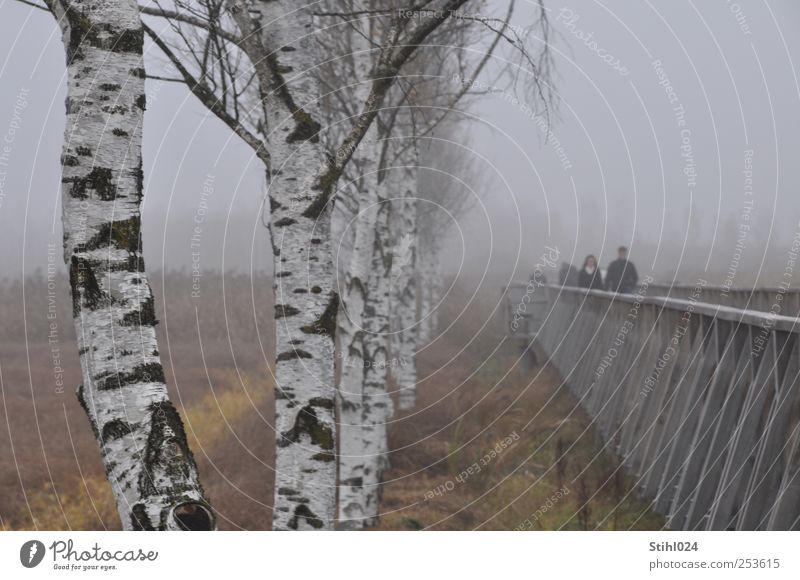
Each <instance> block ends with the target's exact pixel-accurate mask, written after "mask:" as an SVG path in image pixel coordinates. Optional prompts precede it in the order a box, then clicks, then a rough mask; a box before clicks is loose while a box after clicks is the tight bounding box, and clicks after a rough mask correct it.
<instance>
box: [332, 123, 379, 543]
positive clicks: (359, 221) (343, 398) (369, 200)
mask: <svg viewBox="0 0 800 580" xmlns="http://www.w3.org/2000/svg"><path fill="white" fill-rule="evenodd" d="M373 133H374V131H373V129H370V130H369V132H368V134H367V139H366V142H365V143H362V144H361V147H360V150H362V151H364V152H365V155H364V157H365V158H366V159H364V161H366V162H368V161H369V160H370V159H369V158H371V157H373V155H372V153H374V152H375V146H374V140H372V139H370V137H371V136H372V134H373ZM365 165H369V163H365ZM376 175H377V174H376V173H375V172H369V173H367V174H364V175H362V176H361V179H360V183H359V196H360V202H359V213H358V215H357V216H356V217H355V219H354V221H353V227H355V228H356V233H355V242H354V244H353V249H352V252H351V254H350V260H349V265H348V269H347V272H345V284H344V291H343V295H342V312H341V313H340V314H339V318H338V324H339V348H340V350H341V353H342V357H341V358H342V364H341V375H340V379H339V401H340V405H339V409H340V417H339V426H340V427H339V429H340V431H339V527H340V529H360V528H361V527H362V526H363V518H364V489H363V479H364V448H363V440H362V420H363V419H362V412H363V404H362V402H363V396H364V390H363V385H364V372H365V367H364V365H365V359H364V328H363V325H364V308H365V306H366V302H367V298H368V295H369V292H370V288H369V286H368V280H369V279H370V278H371V276H370V274H369V272H370V269H371V266H372V254H373V248H374V244H375V228H376V221H377V218H378V213H379V209H380V208H379V206H378V205H377V203H378V183H377V177H376Z"/></svg>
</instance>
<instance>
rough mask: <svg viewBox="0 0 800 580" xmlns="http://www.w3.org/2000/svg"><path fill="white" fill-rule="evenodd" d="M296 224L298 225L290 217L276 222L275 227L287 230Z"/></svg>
mask: <svg viewBox="0 0 800 580" xmlns="http://www.w3.org/2000/svg"><path fill="white" fill-rule="evenodd" d="M296 223H297V220H295V219H292V218H289V217H285V218H281V219H279V220H278V221H276V222H275V227H276V228H285V227H286V226H291V225H293V224H296Z"/></svg>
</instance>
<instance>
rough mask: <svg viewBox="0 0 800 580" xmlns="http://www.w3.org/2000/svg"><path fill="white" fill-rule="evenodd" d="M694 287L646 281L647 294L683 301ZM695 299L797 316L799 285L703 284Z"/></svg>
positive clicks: (799, 310) (799, 295)
mask: <svg viewBox="0 0 800 580" xmlns="http://www.w3.org/2000/svg"><path fill="white" fill-rule="evenodd" d="M696 287H697V286H696V285H690V284H663V283H661V284H650V287H649V290H648V294H649V295H651V296H668V297H670V298H678V299H683V300H686V299H688V298H689V297H690V296H691V295H692V293H693V292H694V289H695V288H696ZM699 301H700V302H708V303H710V304H721V305H723V306H731V307H733V308H741V309H746V310H761V311H762V312H773V313H775V314H780V315H783V316H800V288H785V287H778V286H776V287H774V288H767V287H760V288H729V287H727V286H709V285H704V286H703V291H702V297H701V300H699Z"/></svg>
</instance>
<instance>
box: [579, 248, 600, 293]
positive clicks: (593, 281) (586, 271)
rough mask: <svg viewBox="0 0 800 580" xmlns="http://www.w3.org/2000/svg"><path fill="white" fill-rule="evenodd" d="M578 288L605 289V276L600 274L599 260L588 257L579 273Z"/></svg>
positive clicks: (591, 256)
mask: <svg viewBox="0 0 800 580" xmlns="http://www.w3.org/2000/svg"><path fill="white" fill-rule="evenodd" d="M578 286H580V287H581V288H589V289H590V290H602V289H603V276H602V275H601V274H600V270H598V269H597V258H595V257H594V256H593V255H591V254H590V255H588V256H586V259H585V260H584V261H583V267H582V268H581V271H580V272H578Z"/></svg>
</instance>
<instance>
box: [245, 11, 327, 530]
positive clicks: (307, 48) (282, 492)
mask: <svg viewBox="0 0 800 580" xmlns="http://www.w3.org/2000/svg"><path fill="white" fill-rule="evenodd" d="M231 6H232V13H233V15H234V18H235V19H236V21H237V24H238V25H239V26H240V28H241V29H242V31H243V33H244V34H243V36H244V42H243V45H242V48H243V50H245V52H246V53H247V54H248V57H249V58H250V60H251V61H252V63H253V65H254V67H255V69H256V72H257V74H258V77H259V83H260V85H261V89H262V92H263V95H264V108H265V110H266V119H267V124H268V141H269V151H270V167H269V169H268V178H269V193H268V195H269V201H270V236H271V242H272V249H273V255H274V269H275V273H274V276H275V282H274V292H275V320H276V329H275V342H276V346H277V355H276V362H275V377H276V387H275V389H276V390H275V423H276V425H275V429H276V444H277V448H276V459H275V463H276V465H275V505H274V511H273V529H276V530H286V529H289V530H304V529H331V528H332V527H333V523H334V517H335V498H336V460H335V438H336V427H335V422H334V346H333V339H334V334H335V330H336V315H337V309H338V307H339V297H338V294H337V293H336V291H335V289H334V287H333V281H334V276H333V274H334V265H333V260H332V254H331V245H330V242H331V240H330V211H331V205H330V203H329V202H328V201H329V200H328V197H329V193H330V191H331V189H332V187H333V184H332V183H326V182H324V180H323V179H322V178H321V177H320V176H325V175H327V174H326V172H325V168H326V167H327V165H328V164H327V156H326V154H325V149H324V147H323V145H322V143H321V142H320V136H319V131H320V128H321V125H320V121H319V119H320V117H321V116H320V111H319V102H318V99H319V84H318V81H317V79H316V78H315V77H314V76H313V75H312V74H311V71H312V69H313V68H314V67H315V66H316V65H317V64H318V61H319V58H318V56H317V49H316V43H315V41H314V38H313V33H314V26H313V22H312V14H311V12H310V8H308V7H303V6H299V5H298V4H297V3H295V2H291V1H289V0H253V1H250V2H245V1H243V0H239V1H236V2H233V3H232V5H231Z"/></svg>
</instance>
